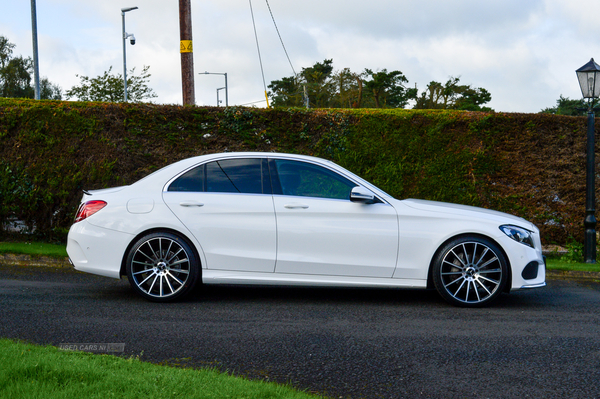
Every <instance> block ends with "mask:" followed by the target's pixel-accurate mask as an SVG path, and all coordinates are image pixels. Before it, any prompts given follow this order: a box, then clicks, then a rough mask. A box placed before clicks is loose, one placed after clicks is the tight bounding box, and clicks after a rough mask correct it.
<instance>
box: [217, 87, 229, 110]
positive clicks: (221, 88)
mask: <svg viewBox="0 0 600 399" xmlns="http://www.w3.org/2000/svg"><path fill="white" fill-rule="evenodd" d="M223 89H226V87H219V88H218V89H217V107H220V105H219V104H221V102H222V101H221V100H219V90H223ZM225 106H227V104H225Z"/></svg>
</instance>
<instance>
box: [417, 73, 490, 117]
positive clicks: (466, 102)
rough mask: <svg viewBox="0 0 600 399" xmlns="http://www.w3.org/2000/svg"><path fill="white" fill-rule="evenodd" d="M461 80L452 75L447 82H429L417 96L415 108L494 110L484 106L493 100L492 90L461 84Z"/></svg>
mask: <svg viewBox="0 0 600 399" xmlns="http://www.w3.org/2000/svg"><path fill="white" fill-rule="evenodd" d="M459 82H460V78H458V77H450V78H449V79H448V81H447V82H446V83H445V84H441V83H440V82H436V81H432V82H429V84H428V85H427V89H426V90H424V91H423V92H422V93H421V95H420V96H418V97H417V103H416V105H415V106H414V108H415V109H461V110H468V111H492V109H491V108H489V107H483V106H482V105H483V104H486V103H488V102H490V101H491V100H492V95H491V94H490V92H488V91H487V90H486V89H484V88H481V87H478V88H472V87H471V86H470V85H461V84H459Z"/></svg>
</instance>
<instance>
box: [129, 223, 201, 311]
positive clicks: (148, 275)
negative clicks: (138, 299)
mask: <svg viewBox="0 0 600 399" xmlns="http://www.w3.org/2000/svg"><path fill="white" fill-rule="evenodd" d="M126 272H127V278H128V279H129V283H130V284H131V286H132V288H133V289H134V291H136V292H137V293H138V294H140V295H141V296H143V297H144V298H146V299H149V300H151V301H155V302H168V301H173V300H175V299H178V298H181V297H182V296H184V295H186V294H187V293H189V292H190V291H191V290H192V289H193V288H194V286H195V285H196V282H197V281H198V277H199V275H200V267H199V262H198V259H197V257H196V255H195V253H194V251H193V250H192V248H191V247H190V245H189V244H188V243H187V242H186V241H185V240H183V239H182V238H181V237H179V236H177V235H175V234H171V233H167V232H159V233H152V234H148V235H146V236H144V237H142V238H140V239H139V240H138V241H136V243H135V244H134V245H133V246H132V247H131V250H130V251H129V254H128V256H127V264H126Z"/></svg>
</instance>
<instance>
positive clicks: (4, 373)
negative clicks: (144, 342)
mask: <svg viewBox="0 0 600 399" xmlns="http://www.w3.org/2000/svg"><path fill="white" fill-rule="evenodd" d="M0 397H2V398H44V399H52V398H57V399H59V398H60V399H65V398H236V399H237V398H240V399H242V398H243V399H252V398H257V399H258V398H265V399H266V398H269V399H271V398H272V399H276V398H286V399H287V398H291V399H294V398H298V399H309V398H313V399H314V398H318V396H314V395H309V394H307V393H304V392H300V391H297V390H294V389H292V388H290V387H287V386H284V385H279V384H275V383H267V382H262V381H250V380H246V379H244V378H238V377H233V376H230V375H228V374H224V373H220V372H217V371H214V370H209V369H203V370H194V369H182V368H174V367H168V366H158V365H155V364H151V363H145V362H142V361H139V360H138V359H136V358H129V359H126V358H120V357H117V356H111V355H97V354H91V353H84V352H71V351H63V350H60V349H58V348H55V347H52V346H36V345H30V344H25V343H21V342H15V341H11V340H8V339H0Z"/></svg>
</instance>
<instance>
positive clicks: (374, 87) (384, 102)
mask: <svg viewBox="0 0 600 399" xmlns="http://www.w3.org/2000/svg"><path fill="white" fill-rule="evenodd" d="M363 76H364V77H366V78H370V80H366V81H364V83H363V84H364V87H365V88H366V89H367V90H370V92H371V94H372V95H373V100H374V101H375V107H376V108H388V107H389V108H404V107H405V106H406V104H407V103H408V100H410V99H412V98H416V96H417V89H407V88H406V87H405V86H404V84H405V83H408V79H407V78H406V77H405V76H404V75H403V74H402V72H400V71H391V72H388V71H387V69H385V68H384V69H383V70H381V71H379V72H373V71H372V70H371V69H368V68H367V69H365V71H364V73H363Z"/></svg>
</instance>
